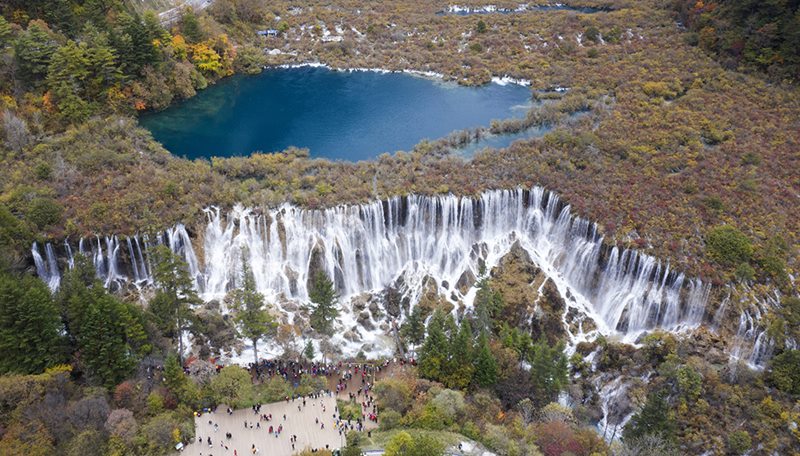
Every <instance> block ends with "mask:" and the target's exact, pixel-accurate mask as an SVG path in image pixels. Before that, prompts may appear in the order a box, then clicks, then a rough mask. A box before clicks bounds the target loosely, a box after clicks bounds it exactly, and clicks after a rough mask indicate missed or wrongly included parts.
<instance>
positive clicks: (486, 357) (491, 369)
mask: <svg viewBox="0 0 800 456" xmlns="http://www.w3.org/2000/svg"><path fill="white" fill-rule="evenodd" d="M473 381H474V382H475V384H476V385H478V386H479V387H481V388H487V387H490V386H492V385H494V384H495V383H497V362H496V361H495V359H494V355H492V350H491V348H490V347H489V337H488V336H487V335H486V331H483V332H481V335H480V337H479V338H478V348H477V355H476V358H475V374H474V375H473Z"/></svg>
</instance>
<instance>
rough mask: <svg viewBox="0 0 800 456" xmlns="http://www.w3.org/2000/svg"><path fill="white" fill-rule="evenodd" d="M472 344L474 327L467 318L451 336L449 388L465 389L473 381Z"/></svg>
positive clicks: (448, 365) (448, 369) (447, 375)
mask: <svg viewBox="0 0 800 456" xmlns="http://www.w3.org/2000/svg"><path fill="white" fill-rule="evenodd" d="M474 351H475V350H474V347H473V343H472V325H470V324H469V320H467V319H466V318H465V319H463V320H462V321H461V327H460V328H459V329H458V331H456V332H455V333H453V334H451V335H450V350H449V355H450V356H449V359H448V361H447V369H446V370H447V373H446V377H445V379H444V380H445V382H444V383H445V385H447V387H448V388H457V389H465V388H466V387H467V386H469V384H470V382H471V381H472V375H473V373H474V370H475V368H474V366H473V364H472V363H473V353H474Z"/></svg>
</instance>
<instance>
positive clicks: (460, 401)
mask: <svg viewBox="0 0 800 456" xmlns="http://www.w3.org/2000/svg"><path fill="white" fill-rule="evenodd" d="M156 3H159V2H149V1H148V2H138V1H124V0H49V1H37V2H31V1H26V0H5V1H0V60H2V65H0V118H1V119H2V125H1V126H0V138H1V139H2V141H1V142H0V163H2V165H3V166H2V167H0V349H1V350H2V354H3V357H2V358H1V359H0V374H1V375H0V454H3V455H28V456H30V455H52V454H58V455H69V456H73V455H75V456H77V455H87V454H90V455H95V454H96V455H108V456H112V455H113V456H124V455H162V454H172V453H171V452H172V451H173V449H174V448H175V445H176V444H177V443H180V442H188V441H189V440H193V439H194V438H195V434H194V412H196V411H198V410H200V409H202V408H204V407H211V406H214V405H216V404H229V405H233V406H237V407H243V408H246V407H250V406H252V405H253V404H256V403H267V402H272V401H275V400H281V399H282V398H284V397H286V396H287V395H292V394H300V395H304V394H308V393H311V392H313V391H318V390H319V389H320V388H323V387H324V383H323V382H324V381H325V379H324V378H320V377H315V376H310V375H307V376H304V377H303V378H302V381H301V382H300V383H299V384H297V385H293V384H291V383H290V382H287V381H285V380H283V379H281V378H279V377H278V378H272V379H270V380H267V381H263V382H262V381H256V382H255V383H254V382H253V381H252V379H253V375H252V374H253V373H252V372H250V371H248V370H247V369H244V368H241V367H236V366H228V367H225V368H221V366H219V367H220V369H217V366H216V365H215V364H214V361H215V360H216V359H217V358H218V356H219V355H220V349H219V347H225V346H233V345H234V344H235V343H236V341H237V340H248V341H252V342H253V346H254V347H255V346H256V345H257V343H258V342H259V341H261V344H264V343H266V342H274V341H282V340H286V339H291V338H300V337H301V335H302V336H303V337H305V336H310V337H317V338H325V337H326V334H328V335H329V334H331V332H332V331H334V326H333V325H334V324H335V323H334V322H335V321H336V319H337V317H338V312H337V308H341V307H342V306H343V305H344V304H342V303H337V302H336V293H335V292H334V290H333V289H332V288H331V287H332V286H333V285H332V284H331V280H330V278H328V277H317V278H316V279H317V280H315V285H314V287H313V288H314V296H313V297H312V304H311V305H313V309H309V313H310V314H311V315H312V317H311V321H310V324H309V326H308V327H304V328H292V327H290V326H291V325H283V324H279V323H278V322H277V321H276V318H277V317H279V316H276V315H274V314H273V313H271V310H274V309H273V307H272V305H271V303H269V302H267V301H266V300H265V298H264V296H262V295H260V294H259V293H257V292H256V291H255V290H254V285H253V284H252V283H251V282H250V281H248V280H244V282H243V283H244V285H243V286H242V287H240V288H237V289H235V290H231V291H230V293H229V294H228V296H226V298H225V300H224V301H225V302H223V303H220V302H216V301H212V302H203V301H202V300H201V299H200V298H199V297H198V296H197V294H196V293H195V291H194V290H193V289H192V285H191V279H190V278H189V277H188V270H187V265H186V264H185V263H184V262H183V260H182V259H181V258H180V257H178V256H176V255H174V254H173V252H171V251H169V249H161V250H160V251H159V252H158V253H157V255H156V258H157V261H156V265H155V268H154V269H155V270H156V273H155V278H156V280H155V283H154V285H153V287H152V288H151V289H147V290H143V291H141V292H137V293H129V294H120V293H113V292H109V291H108V290H107V289H106V288H105V287H104V286H103V284H102V283H101V282H99V281H98V279H97V274H96V271H95V270H94V269H93V268H94V267H93V264H92V262H91V261H90V260H88V259H86V258H81V257H80V256H76V258H75V264H74V267H72V268H71V269H70V270H69V271H68V272H66V273H65V275H64V277H63V279H62V281H61V285H60V287H59V289H58V290H57V291H56V292H54V293H52V292H51V290H49V289H48V288H47V286H46V285H45V284H44V283H43V282H42V281H41V280H39V279H38V278H36V277H35V276H34V274H33V272H34V268H33V264H32V259H31V245H32V243H33V242H35V241H38V242H40V243H42V242H47V241H53V242H61V241H63V240H64V239H72V240H76V239H78V238H81V237H87V238H89V237H92V236H102V235H112V234H119V235H131V234H135V233H151V234H153V233H157V232H159V231H161V230H164V229H165V228H168V227H170V226H173V225H174V224H175V223H179V222H180V223H185V224H186V225H187V227H189V230H190V231H191V232H193V233H194V232H199V231H200V229H199V228H200V227H201V226H203V224H204V223H206V219H205V217H204V215H203V209H204V208H206V207H208V206H212V205H215V206H220V207H223V208H230V207H232V206H233V205H234V204H237V203H242V204H246V205H251V206H256V207H259V206H260V207H275V206H277V205H279V204H281V203H283V202H291V203H293V204H296V205H298V206H301V207H305V208H324V207H331V206H334V205H337V204H346V203H361V202H365V201H372V200H376V199H381V198H387V197H391V196H395V195H404V194H408V193H412V192H413V193H420V194H430V195H436V194H449V193H453V194H457V195H466V196H474V195H476V194H478V193H480V192H481V191H484V190H487V189H496V188H514V187H519V186H521V187H528V188H530V187H531V186H532V185H542V186H544V187H546V188H548V189H550V190H553V191H555V192H557V193H558V194H559V195H561V197H562V198H563V199H564V200H565V201H567V202H568V203H569V204H570V205H571V207H572V209H573V212H575V213H576V214H578V215H580V216H582V217H585V218H587V219H589V220H593V221H597V222H598V224H599V226H600V229H601V231H602V234H603V235H604V236H605V239H606V240H607V242H608V243H609V244H613V245H617V246H620V247H633V248H637V249H639V250H641V251H643V252H646V253H648V254H651V255H654V256H656V257H658V258H661V259H663V260H665V261H669V263H670V265H671V266H672V267H674V268H676V269H678V270H681V271H685V272H686V273H687V274H688V275H690V276H696V277H700V278H702V279H703V280H706V281H707V282H709V283H711V284H712V285H713V287H714V288H713V291H712V296H711V298H710V299H709V308H708V309H707V310H706V315H705V318H706V319H707V320H711V319H714V317H715V316H716V315H717V313H720V314H724V315H726V318H725V319H723V320H722V321H716V319H714V320H715V321H714V323H715V325H716V327H715V328H714V330H713V331H712V330H711V329H708V328H701V329H699V330H698V331H697V332H696V333H693V334H692V335H691V337H684V335H682V334H672V333H666V332H660V331H655V332H651V333H650V334H648V335H646V336H643V337H642V338H641V339H640V340H639V341H637V344H636V345H630V344H624V343H621V342H619V341H617V340H615V339H614V338H604V337H599V338H597V339H596V340H594V341H592V342H581V343H579V344H577V346H575V347H574V352H572V353H570V354H569V356H567V355H566V354H565V346H566V345H565V344H566V343H567V340H565V337H564V334H563V331H559V330H558V328H557V325H556V324H553V323H552V322H557V323H558V324H560V322H561V315H560V314H559V312H561V311H562V310H563V305H562V304H560V303H559V302H557V300H548V299H539V298H541V297H542V296H544V295H542V296H539V295H532V294H531V293H533V292H532V291H530V289H529V284H530V283H532V282H531V280H530V276H529V275H528V273H529V271H528V269H529V267H528V266H529V265H522V266H520V265H515V264H513V263H511V264H509V263H505V264H504V266H503V267H498V268H496V269H495V270H492V271H486V275H485V277H483V280H481V281H480V282H479V284H478V286H477V288H478V289H477V291H476V295H475V301H474V305H473V306H472V309H471V310H470V311H469V312H462V311H454V310H453V308H452V306H448V302H447V300H446V299H444V298H443V297H441V296H433V297H431V296H423V297H422V298H421V302H420V304H419V305H416V306H414V307H413V310H411V311H409V313H408V315H406V316H405V318H404V320H403V324H402V326H401V328H400V330H399V332H398V334H397V339H398V344H399V346H400V347H402V350H403V351H404V352H405V353H407V354H409V355H413V356H414V357H415V363H416V367H415V368H413V369H409V370H408V371H407V372H405V373H404V375H402V376H398V377H396V378H391V379H384V380H381V381H379V382H378V383H377V384H376V385H375V397H376V400H377V403H378V405H379V408H380V410H381V412H380V419H379V432H376V433H374V434H373V435H372V436H370V437H367V436H365V435H363V434H358V433H354V434H352V435H348V438H347V440H348V442H349V443H348V446H347V447H346V448H345V450H346V451H347V450H349V451H352V452H351V453H347V454H359V452H360V449H371V448H386V449H387V454H395V455H417V454H419V455H422V454H425V455H435V454H437V453H442V452H443V451H444V450H445V448H449V447H452V446H453V445H454V444H455V443H457V442H458V441H459V440H460V439H463V438H467V439H470V440H472V441H475V442H477V443H479V444H480V445H482V446H483V447H485V448H486V449H488V450H490V451H493V452H495V453H496V454H501V455H537V454H544V455H547V456H551V455H553V456H555V455H602V454H611V455H641V454H652V455H662V454H663V455H673V454H675V455H677V454H730V455H741V454H765V455H767V454H800V430H799V429H798V423H800V350H798V349H797V348H798V346H797V343H798V341H800V291H799V290H798V284H797V277H798V274H800V267H798V264H799V263H798V261H800V248H798V246H800V217H798V213H799V212H800V198H798V195H800V152H799V151H800V89H798V86H797V83H798V80H800V79H799V78H800V10H798V5H799V3H798V2H797V1H791V0H787V1H767V2H757V1H732V0H730V1H729V0H720V1H718V2H703V1H684V0H679V1H670V2H663V1H660V0H646V1H637V2H632V1H629V0H606V1H601V2H598V1H594V0H587V1H583V0H581V1H577V2H572V3H571V4H572V5H574V6H587V7H599V8H601V9H602V11H601V12H598V13H591V14H590V13H579V12H575V11H568V10H564V11H553V12H546V13H545V12H531V13H524V14H482V15H468V16H455V15H436V13H437V12H439V11H442V10H443V9H444V8H446V7H447V6H448V3H447V2H441V1H437V2H423V1H416V0H415V1H410V2H406V1H402V2H401V1H398V2H379V3H377V4H373V3H375V2H371V3H370V5H369V8H366V7H364V4H363V2H360V1H356V0H341V1H336V2H317V1H310V2H303V4H302V5H298V4H295V3H293V2H288V1H283V0H276V1H274V2H267V1H264V0H215V1H214V2H213V3H212V4H211V6H209V7H208V8H207V9H204V10H196V11H195V10H192V9H191V8H187V9H182V10H181V11H180V14H179V15H178V16H177V18H176V19H175V20H163V19H162V18H160V17H159V15H158V14H157V12H156V11H154V10H152V9H150V6H151V5H154V4H156ZM459 3H463V4H465V5H471V6H484V5H485V4H484V3H482V2H479V1H477V0H470V1H465V2H459ZM496 3H497V6H498V7H507V8H511V9H513V8H514V7H516V6H517V5H516V3H513V2H496ZM506 3H508V4H506ZM336 27H339V28H341V29H342V30H343V31H342V32H337V35H336V36H340V37H341V39H339V40H330V39H327V38H325V37H327V36H330V33H331V30H334V31H335V30H337V28H336ZM264 29H274V30H276V31H277V32H278V33H277V36H260V35H258V34H256V33H255V32H256V31H257V30H264ZM326 32H327V33H328V35H326ZM338 33H341V35H338ZM307 62H322V63H325V64H327V65H329V66H331V67H333V68H354V67H359V68H385V69H389V70H404V69H413V70H419V71H433V72H437V73H441V74H442V75H443V77H444V78H445V79H446V80H449V81H455V82H457V83H459V84H464V85H480V84H484V83H488V82H489V81H490V80H491V78H492V77H493V76H510V77H514V78H521V79H526V80H530V81H531V93H532V97H534V98H537V99H545V98H546V99H548V100H549V102H548V103H547V104H544V105H542V106H541V107H537V108H534V109H532V110H531V111H530V112H528V114H527V118H526V119H525V120H524V121H522V123H523V124H524V125H518V124H514V123H508V122H506V123H503V122H496V123H494V124H493V125H492V126H491V128H492V129H494V130H497V131H501V130H503V129H510V130H514V129H516V128H522V127H523V126H525V127H527V126H531V125H548V126H551V127H552V130H551V132H549V133H547V134H546V135H544V137H543V138H540V139H533V140H526V141H520V142H517V143H515V144H513V145H512V146H511V147H509V148H507V149H504V150H485V151H482V152H480V153H478V154H477V155H476V156H475V157H474V158H473V159H472V160H464V159H462V158H460V157H457V156H454V155H453V154H450V153H449V149H448V144H450V143H452V142H458V141H461V140H463V138H464V137H468V136H470V134H471V133H470V132H468V131H467V132H456V133H454V134H453V135H452V136H451V137H449V138H445V139H441V140H436V139H435V138H433V139H431V140H425V141H422V142H421V143H420V144H418V145H417V146H416V147H415V148H414V149H413V150H410V151H398V152H396V153H394V154H385V155H383V156H381V157H380V158H378V159H377V160H374V161H366V162H358V163H351V162H330V161H326V160H320V159H315V158H313V157H311V156H310V154H309V152H308V151H307V150H302V149H296V148H290V149H288V150H285V151H254V153H253V154H251V155H249V156H246V157H232V158H214V159H211V160H202V159H198V160H187V159H184V158H181V157H177V156H175V155H172V154H171V153H169V151H167V150H165V149H164V148H163V147H162V146H161V145H160V144H158V143H157V142H156V141H154V140H153V138H152V136H151V135H150V133H149V132H147V131H146V130H144V129H142V128H140V127H139V126H138V122H137V117H138V115H140V114H141V113H143V112H147V111H157V110H162V109H165V108H167V107H169V106H171V105H174V104H176V103H179V102H180V101H181V100H185V99H188V98H191V97H193V96H195V95H196V94H197V93H198V92H199V91H202V90H205V89H207V88H208V87H210V86H213V85H214V84H215V83H217V82H218V81H220V80H221V79H223V78H226V77H229V76H232V75H235V74H256V73H259V72H260V71H262V70H263V68H264V67H265V66H275V65H281V64H292V63H307ZM555 88H565V89H567V90H564V91H555V90H554V89H555ZM576 112H585V113H586V115H584V116H580V117H577V118H576V117H572V116H571V115H570V114H573V113H576ZM198 242H201V241H198ZM526 268H527V269H526ZM244 276H245V277H246V276H247V273H246V271H245V273H244ZM526 287H527V288H526ZM532 301H535V302H536V303H538V304H539V308H540V312H541V313H540V314H537V316H536V319H535V321H534V324H527V326H526V324H525V323H523V322H521V320H520V319H519V318H518V316H519V315H520V314H522V313H524V312H525V310H526V309H527V308H528V307H527V306H528V304H530V302H532ZM763 302H770V303H772V302H774V304H770V305H769V306H768V307H767V308H766V309H767V311H765V312H764V313H763V314H761V315H760V319H759V321H758V325H759V327H762V328H764V329H765V333H764V334H766V336H765V337H768V338H769V341H770V344H771V345H770V346H771V347H772V350H773V352H772V355H773V356H772V358H771V359H770V361H769V362H768V363H767V364H766V365H765V366H761V367H760V368H758V369H753V368H752V366H748V365H747V364H746V363H744V362H742V361H736V360H734V361H731V360H730V359H729V357H728V356H726V355H724V354H723V355H721V354H720V353H721V350H722V348H720V347H724V346H725V341H724V339H732V338H733V337H734V336H735V335H736V334H737V325H740V320H739V315H740V314H741V315H743V314H742V313H741V312H742V311H744V310H746V309H749V308H751V307H750V306H752V305H755V303H763ZM726 306H727V307H726ZM223 307H224V308H225V309H230V311H229V312H228V313H224V312H222V311H221V310H220V309H222V308H223ZM723 309H733V311H730V310H728V313H724V312H721V310H723ZM737 312H738V313H737ZM425 322H427V324H426V323H425ZM183 333H187V334H190V335H191V337H192V339H193V341H194V344H195V346H196V347H199V352H198V353H197V355H198V356H197V358H198V359H193V360H192V361H193V362H192V363H191V365H189V364H188V363H187V361H188V360H186V359H182V356H181V355H182V354H183V353H184V352H185V350H184V349H185V348H186V347H183V346H182V344H183V343H184V338H183V337H180V336H179V335H180V334H183ZM307 347H308V346H305V347H303V348H307ZM288 355H291V356H294V357H296V358H297V359H302V360H303V362H305V363H308V364H309V365H310V364H312V363H314V362H316V363H319V362H320V360H321V359H323V357H327V355H328V353H314V350H313V347H311V349H304V350H296V353H289V354H288ZM288 355H287V356H288ZM349 361H353V362H366V361H367V360H365V359H363V358H361V359H353V360H349ZM370 361H371V362H378V361H377V360H370ZM617 378H625V379H627V380H630V381H629V382H627V383H626V385H630V386H626V388H629V389H628V391H627V395H626V397H627V398H628V399H627V402H629V403H625V404H621V405H620V407H621V408H624V409H625V410H629V411H630V412H631V413H630V419H629V420H628V421H627V425H626V426H624V427H619V428H617V427H607V426H606V427H604V428H602V429H600V426H599V425H598V423H600V422H601V420H603V419H604V410H603V409H602V406H601V402H600V399H601V397H600V396H601V395H602V394H605V393H608V392H609V391H608V390H607V389H606V390H604V386H608V385H612V386H613V385H614V383H613V382H614V379H617ZM617 385H619V384H617ZM565 397H566V398H569V401H570V402H569V403H570V407H566V406H565V405H564V400H563V399H564V398H565ZM609 413H610V412H609V411H608V410H606V411H605V414H606V415H608V414H609ZM611 413H613V412H611ZM606 422H607V421H606Z"/></svg>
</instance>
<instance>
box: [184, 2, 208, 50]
mask: <svg viewBox="0 0 800 456" xmlns="http://www.w3.org/2000/svg"><path fill="white" fill-rule="evenodd" d="M180 25H181V32H182V34H183V36H185V37H186V40H187V41H189V42H190V43H199V42H200V41H203V32H202V30H200V23H199V22H198V21H197V16H196V15H195V14H194V11H193V10H192V9H191V8H186V9H185V10H184V11H183V14H182V15H181V23H180Z"/></svg>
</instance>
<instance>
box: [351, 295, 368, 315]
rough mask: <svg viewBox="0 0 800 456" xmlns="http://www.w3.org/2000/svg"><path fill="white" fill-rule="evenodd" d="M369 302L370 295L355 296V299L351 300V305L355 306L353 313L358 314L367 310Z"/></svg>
mask: <svg viewBox="0 0 800 456" xmlns="http://www.w3.org/2000/svg"><path fill="white" fill-rule="evenodd" d="M369 300H370V295H369V293H361V294H360V295H356V296H353V298H352V299H351V300H350V303H351V304H352V306H353V313H358V312H361V311H363V310H364V309H366V308H367V303H368V302H369Z"/></svg>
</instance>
